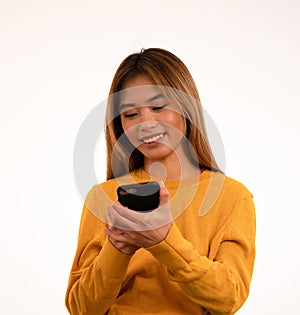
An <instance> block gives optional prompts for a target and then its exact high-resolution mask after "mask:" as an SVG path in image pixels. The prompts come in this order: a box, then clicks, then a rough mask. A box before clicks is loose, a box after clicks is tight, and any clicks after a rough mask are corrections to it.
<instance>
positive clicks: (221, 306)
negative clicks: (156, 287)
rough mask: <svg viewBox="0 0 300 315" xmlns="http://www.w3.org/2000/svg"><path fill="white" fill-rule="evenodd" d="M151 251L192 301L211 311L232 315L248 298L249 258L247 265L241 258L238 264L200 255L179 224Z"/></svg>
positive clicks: (171, 278)
mask: <svg viewBox="0 0 300 315" xmlns="http://www.w3.org/2000/svg"><path fill="white" fill-rule="evenodd" d="M226 246H227V244H226ZM229 246H230V245H229ZM148 250H149V251H150V252H151V253H152V255H153V256H154V257H156V258H157V259H158V260H159V261H160V262H161V263H162V264H164V265H165V266H166V267H167V269H168V273H169V277H170V280H172V281H175V282H178V283H179V285H180V287H181V289H182V291H183V292H184V293H185V294H186V296H187V297H188V298H189V299H190V300H192V301H193V302H194V303H196V304H198V305H199V306H201V307H204V308H205V309H207V310H209V311H210V312H211V313H212V314H216V315H217V314H232V313H234V312H235V311H236V310H237V309H238V308H239V307H240V306H241V305H242V304H243V302H244V301H245V299H246V298H247V295H248V291H249V283H250V278H251V272H252V270H251V262H250V261H249V264H248V265H247V266H244V265H243V262H242V263H240V262H239V261H236V265H235V262H234V261H232V262H231V261H230V260H231V259H230V258H228V259H229V263H228V261H226V259H219V261H213V260H210V259H208V258H207V257H205V256H201V255H200V254H199V253H198V252H197V251H196V250H195V249H194V248H193V246H192V244H191V243H189V242H188V241H186V240H185V239H184V238H183V237H182V236H181V234H180V232H179V231H178V229H177V228H176V226H174V227H172V229H171V230H170V233H169V235H168V237H167V238H166V240H165V241H164V242H162V243H161V244H158V245H156V246H153V247H151V248H148ZM227 250H228V248H226V250H225V251H227ZM237 250H238V247H237ZM221 251H222V249H221ZM239 254H240V253H237V258H236V260H238V259H239V257H238V255H239ZM228 257H230V256H228ZM250 260H251V259H250Z"/></svg>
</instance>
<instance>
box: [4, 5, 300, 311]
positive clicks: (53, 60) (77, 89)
mask: <svg viewBox="0 0 300 315" xmlns="http://www.w3.org/2000/svg"><path fill="white" fill-rule="evenodd" d="M299 16H300V2H299V1H297V0H294V1H292V0H270V1H268V0H260V1H259V0H255V1H253V0H252V1H250V0H248V1H237V0H223V1H221V0H219V1H191V0H187V1H171V0H170V1H158V0H152V1H144V0H139V1H138V0H134V1H121V0H120V1H96V0H94V1H92V0H87V1H74V0H73V1H68V0H59V1H58V0H52V1H37V0H36V1H33V0H28V1H21V0H15V1H13V0H0V35H1V40H0V45H1V49H0V54H1V59H0V89H1V93H0V104H1V114H0V115H1V116H0V130H1V134H0V137H1V155H0V159H1V166H0V167H1V219H0V233H1V244H0V245H1V247H0V248H1V250H0V255H1V259H0V266H1V280H0V305H1V306H0V312H1V314H5V315H7V314H14V315H15V314H23V315H25V314H26V315H27V314H28V315H35V314H36V315H40V314H43V315H54V314H55V315H63V314H67V311H66V309H65V306H64V295H65V290H66V285H67V281H68V275H69V271H70V268H71V264H72V260H73V256H74V253H75V248H76V242H77V232H78V226H79V220H80V215H81V209H82V200H81V199H80V197H79V194H78V192H77V189H76V186H75V184H74V177H73V169H72V168H73V165H72V162H73V148H74V142H75V139H76V135H77V132H78V130H79V127H80V126H81V123H82V122H83V121H84V119H85V117H86V116H87V115H88V113H89V112H90V111H91V110H92V109H93V108H94V107H95V106H96V105H97V104H98V103H100V102H101V101H103V100H104V99H105V97H106V96H107V94H108V90H109V86H110V83H111V80H112V77H113V74H114V72H115V70H116V68H117V66H118V65H119V63H120V62H121V60H123V59H124V58H125V57H126V56H127V55H128V54H131V53H132V52H135V51H138V50H140V49H141V48H143V47H145V48H149V47H161V48H165V49H168V50H170V51H172V52H173V53H175V54H176V55H177V56H178V57H180V58H181V59H182V60H183V61H184V62H185V63H186V65H187V66H188V68H189V69H190V71H191V73H192V75H193V76H194V79H195V81H196V83H197V86H198V88H199V91H200V96H201V99H202V103H203V106H204V107H205V108H206V110H207V111H208V112H209V113H210V115H211V116H212V117H213V119H214V121H215V123H216V124H217V126H218V128H219V131H220V133H221V134H222V137H223V142H224V145H225V152H226V161H227V167H226V173H227V174H228V175H229V176H231V177H234V178H235V179H237V180H239V181H241V182H243V183H244V184H245V185H246V186H247V187H248V188H249V189H250V190H251V191H252V192H253V194H254V196H255V203H256V208H257V259H256V264H255V271H254V276H253V281H252V286H251V293H250V297H249V299H248V300H247V302H246V303H245V305H244V307H243V308H242V309H241V311H240V312H239V314H243V315H245V314H247V315H248V314H251V315H253V314H263V315H264V314H272V315H273V314H299V313H300V306H299V298H300V293H299V292H300V288H299V287H300V285H299V283H300V271H299V270H300V269H299V265H300V254H299V219H300V217H299V214H298V212H299V210H300V209H299V203H298V196H299V184H298V177H299V175H300V174H299V165H298V163H299V158H300V156H299V149H298V146H299V140H298V136H299V108H298V107H299V101H298V100H299V73H300V66H299V65H300V64H299V56H300V44H299V30H300V22H299V21H300V20H299ZM99 148H100V149H99ZM97 152H100V153H101V154H97V153H96V154H95V163H96V168H97V170H98V171H97V172H98V176H99V181H102V180H104V179H105V161H104V159H103V158H100V157H101V155H102V156H103V155H104V146H103V139H102V141H100V144H99V146H98V149H97Z"/></svg>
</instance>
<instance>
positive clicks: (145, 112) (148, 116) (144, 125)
mask: <svg viewBox="0 0 300 315" xmlns="http://www.w3.org/2000/svg"><path fill="white" fill-rule="evenodd" d="M140 117H141V120H140V126H139V128H140V130H141V131H147V130H150V129H153V128H155V127H156V126H157V124H158V122H157V121H156V120H155V118H154V115H153V112H152V110H151V108H148V107H144V108H142V109H141V112H140Z"/></svg>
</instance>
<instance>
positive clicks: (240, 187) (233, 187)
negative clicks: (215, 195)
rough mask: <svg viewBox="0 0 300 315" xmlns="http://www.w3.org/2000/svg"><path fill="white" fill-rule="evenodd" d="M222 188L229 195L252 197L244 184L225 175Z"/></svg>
mask: <svg viewBox="0 0 300 315" xmlns="http://www.w3.org/2000/svg"><path fill="white" fill-rule="evenodd" d="M223 189H224V191H225V192H226V193H227V194H229V195H231V196H236V197H238V196H239V197H241V198H249V197H253V194H252V193H251V192H250V191H249V190H248V188H247V187H246V186H245V184H243V183H241V182H240V181H238V180H236V179H233V178H231V177H229V176H226V175H225V179H224V185H223Z"/></svg>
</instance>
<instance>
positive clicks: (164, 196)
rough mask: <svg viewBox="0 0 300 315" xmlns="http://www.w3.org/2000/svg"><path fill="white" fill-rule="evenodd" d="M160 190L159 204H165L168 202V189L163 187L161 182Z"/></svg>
mask: <svg viewBox="0 0 300 315" xmlns="http://www.w3.org/2000/svg"><path fill="white" fill-rule="evenodd" d="M159 184H160V190H159V200H160V201H159V206H163V205H166V204H167V203H168V202H169V195H170V193H169V191H168V189H167V188H166V187H165V185H164V183H163V182H160V183H159Z"/></svg>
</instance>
